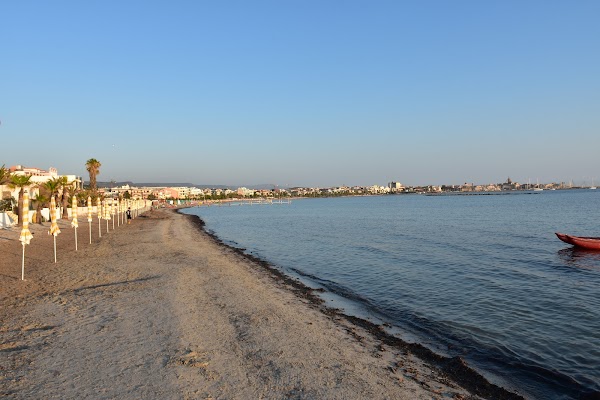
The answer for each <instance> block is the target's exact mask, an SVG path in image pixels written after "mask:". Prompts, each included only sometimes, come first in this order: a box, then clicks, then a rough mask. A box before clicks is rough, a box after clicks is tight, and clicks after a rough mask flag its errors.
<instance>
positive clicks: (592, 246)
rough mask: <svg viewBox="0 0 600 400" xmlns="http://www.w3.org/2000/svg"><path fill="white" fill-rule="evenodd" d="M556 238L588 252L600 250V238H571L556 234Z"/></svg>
mask: <svg viewBox="0 0 600 400" xmlns="http://www.w3.org/2000/svg"><path fill="white" fill-rule="evenodd" d="M556 236H557V237H558V238H559V239H560V240H562V241H563V242H565V243H569V244H572V245H573V246H577V247H581V248H582V249H588V250H600V237H583V236H571V235H565V234H563V233H558V232H556Z"/></svg>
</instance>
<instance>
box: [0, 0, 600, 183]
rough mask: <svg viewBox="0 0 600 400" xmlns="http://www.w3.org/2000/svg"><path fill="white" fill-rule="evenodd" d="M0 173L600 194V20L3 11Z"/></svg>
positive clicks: (467, 7)
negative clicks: (8, 169) (547, 188)
mask: <svg viewBox="0 0 600 400" xmlns="http://www.w3.org/2000/svg"><path fill="white" fill-rule="evenodd" d="M0 10H1V11H0V15H1V22H0V138H1V140H2V144H3V145H2V146H1V148H2V155H1V157H0V165H1V164H6V166H11V165H16V164H19V165H24V166H28V167H38V168H42V169H48V168H49V167H55V168H58V172H59V174H75V175H81V176H84V177H85V178H86V179H87V176H88V174H87V172H86V170H85V163H86V161H87V160H88V159H90V158H95V159H97V160H98V161H100V163H101V164H102V166H101V168H100V175H99V176H98V180H100V181H110V180H115V181H133V182H164V183H169V182H190V183H194V184H206V185H234V186H235V185H240V186H241V185H245V186H251V185H258V184H272V185H278V186H282V187H286V186H313V187H314V186H319V187H329V186H338V185H373V184H379V185H386V184H387V183H388V182H390V181H399V182H401V183H403V184H404V185H441V184H462V183H465V182H468V183H476V184H482V183H496V182H504V181H506V179H507V178H508V177H510V178H511V179H512V180H513V181H520V182H526V181H527V180H530V181H531V182H536V181H539V182H561V181H564V182H569V181H571V180H572V181H574V182H584V181H587V182H589V181H590V180H592V179H595V181H596V182H597V183H599V184H600V161H599V158H598V150H599V149H600V23H598V18H599V16H600V1H597V0H591V1H586V0H577V1H568V0H564V1H559V0H539V1H538V0H516V1H511V0H502V1H500V0H498V1H479V0H472V1H465V0H455V1H446V0H423V1H416V0H415V1H397V0H394V1H379V0H373V1H353V0H344V1H342V0H338V1H328V0H318V1H317V0H314V1H313V0H302V1H300V0H285V1H283V0H278V1H261V0H253V1H227V0H224V1H200V0H194V1H184V0H175V1H153V0H143V1H137V0H119V1H112V0H105V1H96V2H89V1H85V2H82V1H61V0H56V1H51V2H49V1H33V0H23V1H3V2H1V4H0Z"/></svg>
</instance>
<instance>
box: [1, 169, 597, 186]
mask: <svg viewBox="0 0 600 400" xmlns="http://www.w3.org/2000/svg"><path fill="white" fill-rule="evenodd" d="M5 167H6V168H7V169H8V170H9V171H12V172H14V171H17V172H18V173H27V174H30V175H37V176H48V177H52V176H54V177H56V176H69V177H70V179H74V178H75V177H79V179H80V180H81V184H82V185H85V184H86V182H87V184H88V185H89V179H88V181H86V174H72V173H68V172H67V173H59V170H58V169H57V168H55V167H50V168H48V169H47V170H45V169H43V168H39V167H32V166H25V165H22V164H16V165H12V166H6V165H5ZM101 172H102V171H101V168H100V173H101ZM87 176H89V175H87ZM595 182H596V180H595V178H594V177H592V178H591V180H590V181H588V180H585V179H583V180H581V181H576V180H569V181H551V182H540V181H539V179H536V180H535V181H532V180H531V179H530V178H528V179H527V180H525V181H520V180H518V179H511V177H510V176H509V177H507V178H506V180H504V181H499V182H463V183H460V184H455V183H443V184H430V183H423V184H416V185H407V184H406V185H405V184H403V183H402V181H400V180H397V179H396V180H392V181H389V182H385V183H381V182H372V183H371V184H367V185H359V184H349V185H348V184H337V185H330V186H320V185H279V184H274V183H262V184H243V183H242V184H233V185H227V184H205V183H193V182H184V181H171V182H160V181H148V182H141V181H140V182H135V181H132V180H118V181H117V180H110V181H106V180H102V179H99V180H98V181H97V185H98V187H103V188H111V187H119V186H123V185H131V186H135V187H178V186H179V187H194V188H230V189H231V188H246V187H247V188H252V189H290V188H340V187H348V188H359V187H360V188H366V187H375V186H380V187H383V186H390V185H391V184H397V185H399V186H401V187H407V188H423V187H436V188H442V187H448V188H450V187H452V188H454V187H473V188H475V187H478V188H482V187H488V188H490V189H491V190H497V189H498V187H500V186H502V185H504V184H509V185H510V184H515V185H517V187H520V186H523V187H529V188H533V187H546V186H547V187H554V188H556V187H564V188H567V187H589V186H594V185H595ZM494 186H496V187H497V188H495V189H493V188H492V187H494ZM477 190H482V189H477Z"/></svg>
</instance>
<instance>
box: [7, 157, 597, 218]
mask: <svg viewBox="0 0 600 400" xmlns="http://www.w3.org/2000/svg"><path fill="white" fill-rule="evenodd" d="M5 170H6V173H5V176H6V178H5V179H4V180H3V181H0V190H1V194H2V199H1V200H2V203H0V210H6V209H8V208H10V207H11V205H15V204H16V199H17V198H18V195H19V191H20V189H21V187H23V185H21V184H19V183H16V184H15V182H12V183H11V180H10V178H9V177H10V176H14V177H29V179H28V180H27V185H25V186H27V187H28V188H29V190H30V197H31V198H32V199H34V198H36V196H37V195H38V194H39V193H40V188H42V187H44V185H46V184H47V183H48V182H51V181H55V180H61V181H64V183H65V186H66V187H68V188H69V190H72V191H77V193H78V197H79V198H80V201H81V203H82V205H83V203H84V202H85V199H87V196H88V193H87V191H86V190H89V186H90V181H89V180H88V181H85V180H84V177H82V176H78V175H76V174H69V173H67V174H59V171H58V170H57V169H56V168H53V167H50V168H48V169H47V170H44V169H41V168H38V167H26V166H23V165H14V166H11V167H8V168H5ZM17 181H18V179H17ZM95 186H97V188H96V191H97V193H98V194H99V195H100V196H101V197H102V198H126V199H133V200H152V201H156V202H168V201H171V202H172V201H177V200H202V201H211V200H226V199H240V198H286V197H287V198H298V197H313V198H314V197H335V196H353V195H357V196H364V195H385V194H444V193H482V192H492V193H493V192H502V191H540V190H560V189H576V188H582V187H587V188H595V187H594V186H593V183H592V185H573V183H572V182H568V183H567V182H558V183H556V182H552V183H539V182H536V183H531V182H527V183H519V182H515V181H513V180H511V178H508V179H507V180H506V181H505V182H502V183H489V184H475V183H464V184H462V185H425V186H405V185H403V184H402V183H400V182H397V181H393V182H389V183H388V184H387V185H377V184H375V185H372V186H345V185H341V186H335V187H325V188H323V187H286V188H284V187H279V186H276V185H273V187H271V188H265V187H263V188H247V187H237V188H234V187H227V186H218V187H204V186H203V187H196V186H193V185H191V184H190V185H186V186H167V184H162V185H161V184H156V185H152V186H146V185H145V186H141V185H136V184H134V183H132V182H127V183H117V182H115V181H111V182H98V183H97V185H95Z"/></svg>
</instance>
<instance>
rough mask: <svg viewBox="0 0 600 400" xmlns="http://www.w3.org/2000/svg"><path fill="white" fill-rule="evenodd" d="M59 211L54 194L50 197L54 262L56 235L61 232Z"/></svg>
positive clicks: (50, 233)
mask: <svg viewBox="0 0 600 400" xmlns="http://www.w3.org/2000/svg"><path fill="white" fill-rule="evenodd" d="M58 213H59V210H58V209H57V208H56V200H55V199H54V196H52V197H51V198H50V219H51V220H52V223H51V224H50V230H49V231H48V234H49V235H53V236H54V263H56V237H57V236H58V234H59V233H60V229H59V228H58Z"/></svg>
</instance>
